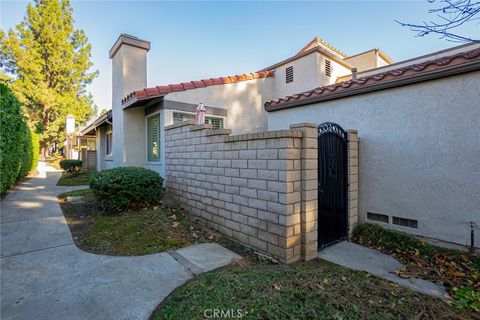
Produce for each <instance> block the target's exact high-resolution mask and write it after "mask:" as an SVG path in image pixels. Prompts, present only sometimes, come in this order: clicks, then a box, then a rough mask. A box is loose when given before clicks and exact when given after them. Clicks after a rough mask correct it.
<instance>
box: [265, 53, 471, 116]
mask: <svg viewBox="0 0 480 320" xmlns="http://www.w3.org/2000/svg"><path fill="white" fill-rule="evenodd" d="M456 59H462V60H463V62H468V61H471V60H474V59H479V60H480V48H476V49H473V50H470V51H464V52H460V53H457V54H454V55H450V56H443V57H440V58H437V59H432V60H428V61H424V62H421V63H413V64H411V65H407V66H404V67H401V68H397V69H393V70H388V71H384V72H380V73H375V74H372V75H369V76H365V77H361V78H358V79H355V80H353V79H351V80H346V81H342V82H339V83H334V84H330V85H326V86H321V87H317V88H315V89H312V90H308V91H304V92H301V93H297V94H293V95H289V96H285V97H281V98H277V99H274V100H271V101H268V102H265V108H266V109H272V108H276V107H279V106H281V105H284V104H287V103H291V102H293V101H297V100H304V99H306V98H309V97H312V96H321V95H328V94H333V93H336V92H338V91H346V90H349V89H355V88H358V87H359V86H363V85H371V84H375V83H378V82H381V81H389V80H394V79H398V78H402V77H413V76H415V74H420V73H422V72H428V71H432V67H433V68H434V69H433V70H438V69H443V68H445V67H448V66H449V65H450V64H452V62H453V61H454V60H456ZM461 64H462V63H457V64H455V65H461ZM455 65H454V66H455ZM267 111H268V110H267Z"/></svg>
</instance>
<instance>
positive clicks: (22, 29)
mask: <svg viewBox="0 0 480 320" xmlns="http://www.w3.org/2000/svg"><path fill="white" fill-rule="evenodd" d="M73 23H74V20H73V9H72V6H71V5H70V2H69V1H68V0H36V1H35V2H34V4H29V5H28V6H27V12H26V15H25V17H24V19H23V21H22V22H21V23H20V24H18V25H17V26H16V28H15V30H12V29H10V30H9V31H8V33H5V32H4V31H1V30H0V48H1V49H0V65H1V66H2V67H3V68H4V69H5V70H6V71H7V72H9V73H10V74H13V75H14V78H15V80H14V81H13V84H12V87H13V89H14V91H15V93H16V95H17V97H18V98H19V100H20V102H21V103H22V105H23V108H24V110H23V111H24V114H25V115H27V118H28V122H29V125H30V126H31V127H33V128H35V129H36V130H35V131H36V132H38V133H39V134H40V137H39V138H40V142H41V145H42V147H45V146H48V145H49V144H50V143H52V142H54V141H57V142H59V141H62V140H63V132H64V128H65V117H66V115H67V114H73V115H74V116H75V118H76V120H77V121H79V122H80V123H83V122H85V121H86V120H88V118H89V117H90V116H91V115H92V114H93V113H94V111H95V107H94V106H93V103H92V97H91V95H89V94H87V93H86V90H85V86H86V85H87V84H89V83H91V82H92V80H93V79H94V78H95V77H96V76H97V74H98V71H92V70H91V69H92V66H93V64H92V62H91V61H90V58H91V45H90V44H89V43H88V39H87V36H86V35H85V33H84V32H83V30H76V29H75V28H74V25H73Z"/></svg>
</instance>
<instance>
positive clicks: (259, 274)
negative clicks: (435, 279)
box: [151, 259, 471, 320]
mask: <svg viewBox="0 0 480 320" xmlns="http://www.w3.org/2000/svg"><path fill="white" fill-rule="evenodd" d="M213 309H218V310H223V312H233V314H236V315H238V314H239V313H240V314H242V316H243V317H242V319H279V320H280V319H381V320H384V319H468V318H469V317H470V316H471V315H470V314H469V313H467V312H464V311H458V310H456V309H454V308H453V307H451V306H449V305H448V304H446V303H445V302H443V301H441V300H439V299H436V298H432V297H428V296H424V295H421V294H418V293H414V292H413V291H410V290H408V289H405V288H403V287H399V286H398V285H395V284H393V283H391V282H388V281H386V280H383V279H379V278H376V277H374V276H370V275H369V274H367V273H365V272H359V271H353V270H350V269H346V268H343V267H340V266H338V265H335V264H332V263H329V262H326V261H324V260H321V259H316V260H314V261H310V262H299V263H295V264H293V265H290V266H277V265H258V264H256V265H250V266H246V267H241V266H234V267H229V268H226V269H223V270H220V271H217V272H211V273H208V274H203V275H200V276H199V277H198V278H196V279H194V280H192V281H190V282H188V283H187V284H185V285H184V286H182V287H180V288H178V289H177V290H175V291H174V292H173V293H172V294H171V295H170V296H169V297H168V298H167V299H166V300H165V301H164V302H163V303H162V304H161V305H160V306H159V307H158V308H157V310H156V312H155V313H154V314H153V315H152V317H151V319H155V320H160V319H203V318H207V317H209V316H210V315H211V314H212V313H213V312H214V310H213Z"/></svg>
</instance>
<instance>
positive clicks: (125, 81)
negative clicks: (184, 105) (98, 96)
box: [112, 45, 147, 167]
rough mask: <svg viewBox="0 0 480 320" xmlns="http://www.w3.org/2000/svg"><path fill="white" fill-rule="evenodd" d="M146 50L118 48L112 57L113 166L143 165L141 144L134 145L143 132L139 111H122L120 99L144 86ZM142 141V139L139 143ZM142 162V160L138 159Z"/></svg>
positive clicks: (145, 81)
mask: <svg viewBox="0 0 480 320" xmlns="http://www.w3.org/2000/svg"><path fill="white" fill-rule="evenodd" d="M146 55H147V51H146V50H145V49H141V48H138V47H134V46H131V45H122V46H121V47H120V48H119V49H118V51H117V52H116V54H115V56H114V57H113V58H112V86H113V87H112V117H113V137H112V139H113V162H114V163H113V165H114V166H116V167H117V166H125V165H137V166H141V165H143V164H144V163H145V161H144V158H142V157H141V155H144V154H145V145H144V144H142V143H138V141H139V140H138V139H140V138H142V135H143V134H142V132H143V131H144V117H142V116H141V115H140V112H143V110H142V111H139V110H128V111H125V112H124V110H123V106H122V98H123V97H125V96H126V95H127V94H129V93H131V92H132V91H134V90H138V89H143V88H145V87H146V86H147V56H146ZM144 139H145V138H144V137H143V140H144ZM142 159H143V160H142Z"/></svg>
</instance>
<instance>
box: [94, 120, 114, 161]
mask: <svg viewBox="0 0 480 320" xmlns="http://www.w3.org/2000/svg"><path fill="white" fill-rule="evenodd" d="M110 131H112V126H111V125H106V126H102V127H98V128H97V130H96V131H95V138H96V145H97V171H100V170H104V169H109V168H111V167H113V159H112V156H111V155H107V154H106V147H107V146H106V133H107V132H110ZM112 140H113V135H112Z"/></svg>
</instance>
